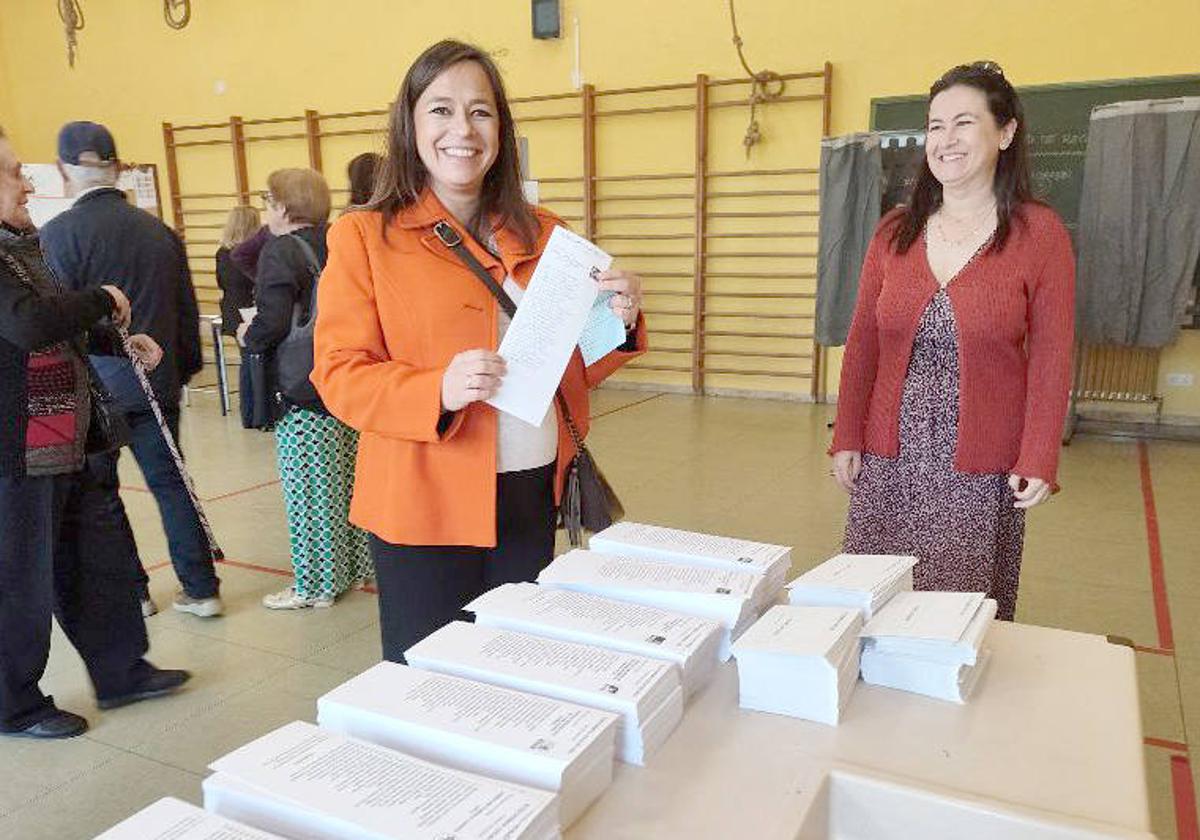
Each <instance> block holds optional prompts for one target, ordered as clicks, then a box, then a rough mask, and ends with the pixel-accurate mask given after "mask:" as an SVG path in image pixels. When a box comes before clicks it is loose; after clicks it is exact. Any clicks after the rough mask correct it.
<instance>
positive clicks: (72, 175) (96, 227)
mask: <svg viewBox="0 0 1200 840" xmlns="http://www.w3.org/2000/svg"><path fill="white" fill-rule="evenodd" d="M58 166H59V170H60V171H61V172H62V175H63V179H64V180H65V182H66V186H67V195H68V196H71V197H74V198H75V204H74V205H73V206H72V207H71V209H70V210H67V211H66V212H64V213H62V214H60V215H59V216H57V217H55V218H54V219H52V220H51V221H49V222H48V223H47V224H46V225H45V227H44V228H43V229H42V231H41V238H42V248H43V251H44V252H45V255H46V261H47V263H49V265H50V267H51V268H52V269H53V270H54V273H55V274H56V275H58V277H59V279H60V281H61V282H62V283H63V284H64V285H66V286H67V287H68V288H70V289H75V290H82V289H90V288H96V287H98V286H101V285H104V284H106V283H112V284H114V285H116V286H117V287H119V288H120V289H121V291H123V292H124V293H125V294H126V295H127V296H128V297H129V300H130V302H131V303H132V307H133V312H134V313H135V314H134V319H133V325H132V328H131V329H132V330H133V331H134V332H140V333H146V334H148V335H150V336H151V337H152V338H153V339H154V340H155V341H157V342H158V344H159V345H160V346H161V347H162V349H163V362H162V364H160V365H159V366H158V367H157V368H156V369H155V370H154V371H153V372H152V373H151V375H150V381H151V384H152V385H153V388H154V393H155V396H156V397H157V398H158V402H159V404H160V405H161V407H162V411H163V414H164V415H165V417H166V421H167V425H168V426H169V428H170V431H171V434H172V435H174V437H175V439H176V441H178V439H179V402H180V394H181V390H182V387H183V386H184V385H186V384H187V382H188V380H189V379H191V377H192V376H193V375H194V374H195V373H197V372H198V371H199V370H200V367H201V356H200V325H199V317H200V316H199V312H198V309H197V305H196V293H195V290H194V289H193V287H192V278H191V272H190V271H189V269H188V264H187V256H186V254H185V252H184V249H183V244H182V243H181V242H180V241H179V237H178V236H176V235H175V233H174V232H173V231H172V230H171V229H170V228H168V227H167V226H166V225H164V224H163V223H162V222H160V221H159V220H158V219H156V218H155V217H154V216H152V215H150V214H149V213H146V212H145V211H143V210H140V209H138V208H136V207H133V206H132V205H130V204H129V202H128V201H127V200H126V197H125V194H124V193H123V192H121V191H120V190H119V189H117V188H116V183H117V177H118V175H119V174H120V161H119V159H118V157H117V147H116V143H115V141H114V140H113V136H112V134H111V133H109V131H108V129H107V128H105V127H104V126H102V125H98V124H97V123H92V122H73V123H68V124H67V125H65V126H63V128H62V130H61V131H60V132H59V136H58ZM92 361H93V364H94V366H95V368H96V370H97V371H98V372H99V374H100V376H101V378H102V379H103V380H104V384H105V385H106V386H107V387H108V390H109V391H111V392H112V394H113V396H114V397H115V399H116V401H117V404H118V405H119V407H120V408H121V410H122V411H123V412H124V414H125V418H126V420H127V421H128V423H129V427H130V431H131V438H132V440H131V443H130V448H131V449H132V450H133V456H134V458H135V459H136V460H137V463H138V466H139V467H140V468H141V470H142V474H143V475H144V476H145V478H146V485H147V486H148V487H149V488H150V491H151V493H153V494H154V499H155V501H156V502H157V503H158V509H159V513H160V515H161V516H162V523H163V530H164V531H165V532H166V534H167V542H168V546H169V549H170V553H171V563H172V565H173V566H174V567H175V574H176V576H177V577H178V578H179V582H180V583H181V584H182V586H183V589H182V591H180V592H178V593H177V594H176V595H175V601H174V607H175V609H177V610H180V611H181V612H188V613H192V614H193V615H198V616H201V617H211V616H216V615H220V614H221V612H222V611H223V609H224V607H223V605H222V603H221V599H220V596H219V589H220V581H219V580H218V578H217V575H216V571H215V569H214V567H213V560H214V558H213V556H212V551H211V549H210V547H209V541H208V538H207V537H206V535H205V532H204V528H203V526H202V525H201V522H200V518H199V516H198V515H197V513H196V510H195V508H194V506H193V504H192V502H191V498H190V496H189V495H188V491H187V487H186V485H185V484H184V481H183V477H182V476H181V475H180V473H179V470H178V468H177V466H176V464H175V461H174V458H173V456H172V455H171V452H170V449H169V448H168V446H167V444H166V441H165V440H164V439H163V435H162V432H161V430H160V428H159V426H158V422H157V420H156V418H155V417H154V414H153V412H152V411H151V408H150V405H149V402H148V401H147V399H146V397H145V394H144V392H143V391H142V388H141V386H140V383H139V382H138V381H137V379H136V377H135V374H134V372H133V369H132V367H131V366H130V364H129V362H128V361H126V360H124V359H114V358H104V357H95V358H94V359H93V360H92ZM117 456H118V453H111V454H108V455H100V456H96V457H97V458H99V459H101V461H102V462H103V463H101V464H99V465H97V466H98V472H101V473H103V474H104V475H105V476H106V484H107V486H108V490H109V501H110V503H111V504H112V506H113V507H114V509H119V510H120V513H121V515H122V516H124V506H123V505H122V503H121V499H120V496H119V494H118V491H119V489H120V483H119V479H118V477H117ZM126 521H127V520H126ZM135 562H137V563H138V569H139V572H140V576H141V583H140V588H141V592H140V593H139V595H140V596H141V598H142V609H143V613H144V614H146V615H152V614H153V613H154V612H155V611H156V608H155V606H154V602H153V601H151V600H150V594H149V589H148V586H147V584H148V580H147V579H146V576H145V572H143V571H140V569H141V567H140V561H139V560H136V558H135Z"/></svg>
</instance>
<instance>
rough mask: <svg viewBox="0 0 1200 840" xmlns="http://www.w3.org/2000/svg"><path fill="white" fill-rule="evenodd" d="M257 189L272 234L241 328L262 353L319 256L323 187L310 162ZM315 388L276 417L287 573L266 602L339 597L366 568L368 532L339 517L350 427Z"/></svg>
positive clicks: (347, 478) (305, 300) (350, 476)
mask: <svg viewBox="0 0 1200 840" xmlns="http://www.w3.org/2000/svg"><path fill="white" fill-rule="evenodd" d="M267 186H268V190H267V191H266V192H265V193H263V201H264V203H265V205H266V217H267V224H268V226H269V227H270V229H271V233H272V234H274V238H273V239H271V240H270V241H269V242H268V243H267V244H266V245H265V246H263V250H262V254H261V256H260V257H259V262H258V274H257V276H256V278H255V281H254V302H255V306H256V307H257V308H258V312H257V313H256V314H255V316H254V319H253V321H251V322H250V325H249V327H247V328H246V330H245V333H244V343H245V346H246V348H247V349H249V350H252V351H254V352H258V353H266V354H269V353H270V352H271V351H273V350H274V349H275V348H276V347H277V346H278V345H279V343H280V342H281V341H283V339H284V338H286V337H287V334H288V332H289V330H290V329H291V323H292V310H293V308H294V307H295V306H296V305H297V304H299V305H300V306H301V307H302V308H303V309H304V310H305V311H304V316H305V319H306V320H307V317H308V312H307V310H308V307H309V305H310V301H311V300H312V299H313V295H312V292H313V287H314V284H315V283H316V282H317V275H318V274H319V272H320V267H321V266H323V265H324V264H325V258H326V255H327V250H326V247H325V224H326V222H327V220H328V219H329V208H330V195H329V187H328V185H327V184H326V183H325V179H324V178H322V177H321V175H320V174H319V173H317V172H315V171H313V170H311V169H281V170H279V171H277V172H273V173H271V175H270V177H269V178H267ZM315 393H316V392H315V391H314V392H313V394H314V396H313V398H312V399H311V400H305V401H303V404H290V405H289V406H288V411H287V413H286V414H285V415H284V416H283V417H282V418H281V419H280V420H279V422H278V423H277V424H276V425H275V439H276V445H277V451H278V456H279V476H280V479H281V480H282V484H283V500H284V504H285V506H286V508H287V519H288V532H289V535H290V540H291V550H292V568H293V570H294V571H295V575H296V578H295V581H294V582H293V583H292V585H290V586H288V587H287V588H286V589H284V590H282V591H280V592H276V593H275V594H273V595H268V596H266V597H265V598H263V606H264V607H267V608H268V609H273V610H295V609H303V608H305V607H329V606H333V602H334V599H335V598H337V596H338V595H340V594H341V593H343V592H345V591H346V590H347V589H350V588H351V587H352V586H355V585H356V584H358V583H360V582H362V581H363V580H365V579H367V578H369V577H371V576H372V575H373V574H374V572H373V569H372V566H371V558H370V554H369V553H368V549H367V537H366V534H365V533H364V532H363V531H360V530H359V529H358V528H355V527H354V526H353V525H351V524H350V522H349V521H348V519H347V516H348V515H349V512H350V496H351V494H352V492H353V486H354V459H355V455H356V452H357V449H358V433H357V432H355V431H354V430H353V429H350V428H349V427H347V426H344V425H342V423H340V422H339V421H338V420H337V418H335V417H333V416H331V415H330V414H329V412H327V411H326V410H325V406H324V405H322V404H321V401H320V398H318V397H316V396H315Z"/></svg>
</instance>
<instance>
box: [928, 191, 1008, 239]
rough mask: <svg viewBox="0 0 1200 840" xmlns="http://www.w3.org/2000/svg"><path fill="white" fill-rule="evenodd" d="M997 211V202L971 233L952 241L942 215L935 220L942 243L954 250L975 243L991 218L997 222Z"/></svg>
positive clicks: (989, 208)
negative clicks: (947, 233)
mask: <svg viewBox="0 0 1200 840" xmlns="http://www.w3.org/2000/svg"><path fill="white" fill-rule="evenodd" d="M995 211H996V204H995V202H992V204H991V205H989V206H988V208H987V209H986V210H985V211H984V212H983V214H982V215H981V216H980V218H979V221H978V222H976V223H975V226H974V227H972V228H971V229H970V230H969V231H967V233H966V234H965V235H963V236H961V237H959V238H958V239H951V238H950V237H949V236H947V235H946V227H945V225H943V224H942V217H941V215H938V216H937V217H936V219H935V220H936V221H937V231H938V236H940V237H941V239H942V242H944V243H945V244H947V245H949V246H950V247H952V248H958V247H961V246H962V245H964V244H965V243H967V242H973V241H974V239H975V237H976V236H977V235H978V234H979V231H980V229H981V228H982V227H983V225H984V223H985V222H986V221H988V219H989V218H991V219H992V221H995V218H996V216H995ZM942 212H943V213H944V212H945V211H944V210H943V211H942Z"/></svg>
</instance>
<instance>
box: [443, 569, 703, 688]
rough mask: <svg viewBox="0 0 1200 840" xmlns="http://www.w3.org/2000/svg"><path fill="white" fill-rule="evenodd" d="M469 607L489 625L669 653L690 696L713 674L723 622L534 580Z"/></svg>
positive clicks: (664, 655) (505, 588)
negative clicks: (541, 584)
mask: <svg viewBox="0 0 1200 840" xmlns="http://www.w3.org/2000/svg"><path fill="white" fill-rule="evenodd" d="M464 609H466V610H468V611H470V612H473V613H475V623H476V624H481V625H483V626H484V627H500V628H502V629H504V630H517V631H520V632H522V633H531V634H533V635H535V636H549V637H550V638H553V639H562V640H564V641H567V642H582V643H584V644H589V645H599V646H600V647H606V648H611V649H612V650H622V651H625V652H626V653H636V654H638V655H639V656H649V657H651V658H653V659H666V660H668V661H670V662H674V663H675V664H676V665H678V666H679V669H680V672H681V674H682V678H683V695H684V698H685V699H686V698H688V697H691V696H692V695H693V694H694V693H695V692H696V691H697V690H698V689H699V688H700V687H701V686H703V685H704V684H705V683H707V682H708V680H709V678H711V677H712V675H713V671H714V669H715V668H716V665H717V656H718V654H719V653H720V648H721V633H722V628H721V625H719V624H717V623H716V622H715V621H709V620H707V619H703V618H696V617H695V616H691V615H685V614H684V613H679V612H671V611H670V610H664V609H660V608H658V607H648V606H645V605H643V604H634V603H630V602H629V601H616V600H613V599H611V598H602V597H600V596H599V595H589V594H587V593H586V592H575V591H572V590H569V589H549V588H547V587H544V586H537V585H536V584H532V583H506V584H504V585H503V586H498V587H496V588H495V589H493V590H491V591H490V592H487V593H484V594H483V595H481V596H480V597H478V598H476V599H475V600H474V601H472V602H471V603H469V604H467V606H466V607H464Z"/></svg>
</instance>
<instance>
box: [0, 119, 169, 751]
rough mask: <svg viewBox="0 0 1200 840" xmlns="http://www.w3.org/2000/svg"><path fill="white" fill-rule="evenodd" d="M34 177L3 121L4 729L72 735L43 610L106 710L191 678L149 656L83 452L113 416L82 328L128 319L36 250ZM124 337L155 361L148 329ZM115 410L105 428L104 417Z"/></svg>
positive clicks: (124, 558)
mask: <svg viewBox="0 0 1200 840" xmlns="http://www.w3.org/2000/svg"><path fill="white" fill-rule="evenodd" d="M32 191H33V188H32V187H31V186H30V185H29V183H28V182H27V181H26V180H25V179H24V177H23V176H22V174H21V164H20V162H19V161H18V160H17V157H16V154H15V152H14V151H13V148H12V146H11V145H10V144H9V142H8V140H6V139H5V136H4V131H3V130H0V535H2V536H0V734H3V735H16V736H21V737H27V738H69V737H73V736H75V735H80V734H82V733H83V732H84V731H86V730H87V721H86V720H85V719H84V718H83V717H81V716H79V715H77V714H74V713H72V712H67V711H64V710H62V709H59V708H58V707H57V706H55V705H54V699H53V698H52V697H49V696H47V695H46V694H43V693H42V691H41V689H40V688H39V687H38V683H39V682H40V681H41V678H42V674H43V672H44V671H45V669H46V662H47V659H48V658H49V654H50V618H51V612H52V609H53V612H54V613H55V614H56V615H57V617H58V621H59V625H60V626H61V627H62V629H63V631H64V633H65V634H66V636H67V638H68V639H70V641H71V644H73V645H74V646H75V648H76V650H78V651H79V654H80V656H81V657H82V658H83V660H84V663H85V664H86V665H87V669H88V675H89V676H90V677H91V680H92V685H93V686H94V688H95V691H96V700H97V704H98V705H99V706H100V708H103V709H107V708H114V707H116V706H122V705H126V704H128V703H133V702H137V701H139V700H145V699H148V698H151V697H158V696H162V695H165V694H170V693H172V692H174V691H176V690H178V689H179V688H180V687H181V686H182V685H183V684H184V683H185V682H187V680H188V678H189V676H190V675H189V674H188V673H187V672H186V671H175V670H162V669H159V668H155V667H154V666H153V665H151V664H150V663H149V662H147V661H146V660H145V658H144V657H145V654H146V652H147V650H148V649H149V641H148V639H147V637H146V625H145V622H144V620H143V619H142V611H141V606H140V605H139V603H138V598H137V595H136V594H135V586H134V564H133V562H132V561H131V558H132V556H133V546H132V545H131V544H130V535H129V534H128V531H127V529H126V525H125V523H124V521H123V520H122V519H121V518H119V517H118V516H117V515H116V514H115V512H114V511H113V510H112V508H111V507H110V506H109V505H108V503H107V499H106V496H105V494H104V492H103V487H102V485H101V482H100V479H99V477H98V476H97V475H96V474H94V473H93V472H92V471H91V470H90V469H89V468H88V466H87V462H86V460H85V455H86V454H87V453H88V452H95V451H100V450H102V449H111V448H112V447H115V446H120V445H121V444H122V442H123V441H122V440H119V439H118V440H113V439H106V438H105V435H104V432H105V431H106V430H107V431H110V432H115V431H116V430H117V429H118V427H119V424H118V423H117V422H116V418H117V417H119V415H118V414H117V413H116V412H114V413H113V414H112V415H109V414H106V413H105V406H104V404H103V403H101V402H99V400H100V399H101V397H107V394H104V393H103V392H102V390H101V386H100V385H99V384H98V382H96V381H94V380H93V379H92V377H91V374H90V372H89V369H88V365H87V361H86V353H87V352H88V351H89V350H90V351H92V352H100V351H102V350H104V349H107V348H103V347H101V346H100V343H99V342H97V343H94V344H93V345H92V346H91V347H88V346H86V343H85V341H84V335H85V333H86V332H87V331H88V330H90V329H93V328H96V327H99V326H101V323H102V322H106V321H108V320H110V319H111V322H112V323H113V324H115V325H116V326H118V327H127V326H128V325H129V315H130V311H129V300H128V299H127V298H126V297H125V295H124V294H122V293H121V291H120V289H118V288H117V287H115V286H102V287H100V288H95V289H89V290H86V291H79V292H65V291H63V290H62V289H61V288H60V287H59V285H58V282H57V280H56V278H55V277H54V276H53V274H51V272H50V269H49V268H48V267H47V266H46V263H45V261H44V260H43V259H42V253H41V248H40V246H39V242H38V238H37V236H36V235H35V234H33V233H32V232H31V231H32V228H33V224H32V222H31V220H30V218H29V212H28V209H27V202H28V195H29V193H31V192H32ZM129 346H130V348H131V350H132V351H133V353H134V355H135V356H136V357H137V358H138V360H139V361H140V362H141V363H142V364H143V365H145V366H146V367H149V368H153V367H154V366H155V365H156V364H158V362H159V361H160V360H161V358H162V351H161V349H159V347H158V345H157V344H156V343H155V342H154V341H153V339H150V338H148V337H147V336H144V335H136V336H133V337H132V338H131V339H130V341H129ZM110 417H111V418H112V419H113V420H114V423H113V425H112V426H107V424H105V423H104V422H103V421H104V420H105V419H106V418H110Z"/></svg>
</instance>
